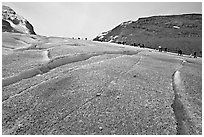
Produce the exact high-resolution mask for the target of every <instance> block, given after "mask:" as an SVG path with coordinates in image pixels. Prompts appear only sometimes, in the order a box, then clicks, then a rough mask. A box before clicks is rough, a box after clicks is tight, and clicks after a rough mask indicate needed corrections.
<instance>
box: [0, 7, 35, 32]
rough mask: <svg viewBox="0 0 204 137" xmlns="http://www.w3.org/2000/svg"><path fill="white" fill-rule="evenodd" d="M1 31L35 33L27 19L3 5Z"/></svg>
mask: <svg viewBox="0 0 204 137" xmlns="http://www.w3.org/2000/svg"><path fill="white" fill-rule="evenodd" d="M2 31H3V32H15V33H25V34H34V35H36V33H35V32H34V28H33V26H32V25H31V24H30V23H29V21H28V20H26V19H25V18H24V17H22V16H20V15H18V14H17V13H16V12H15V11H14V10H13V9H11V8H10V7H8V6H5V5H3V6H2Z"/></svg>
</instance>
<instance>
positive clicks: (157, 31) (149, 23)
mask: <svg viewBox="0 0 204 137" xmlns="http://www.w3.org/2000/svg"><path fill="white" fill-rule="evenodd" d="M93 40H95V41H105V42H114V43H126V44H128V45H139V44H144V45H145V47H149V48H153V49H155V48H158V46H162V47H167V48H168V51H171V52H176V51H177V49H181V50H182V51H183V52H184V53H185V54H191V53H192V52H193V51H196V52H198V53H200V51H202V14H183V15H168V16H152V17H145V18H139V19H138V20H137V21H127V22H123V23H121V24H120V25H118V26H116V27H115V28H113V29H112V30H110V31H108V32H103V33H102V34H100V35H98V36H97V37H96V38H94V39H93Z"/></svg>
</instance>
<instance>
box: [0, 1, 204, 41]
mask: <svg viewBox="0 0 204 137" xmlns="http://www.w3.org/2000/svg"><path fill="white" fill-rule="evenodd" d="M2 5H6V6H9V7H10V8H12V9H13V10H14V11H16V12H17V14H19V15H21V16H23V17H24V18H26V19H27V20H28V21H29V22H30V23H31V24H32V25H33V26H34V30H35V32H36V33H37V34H39V35H44V36H60V37H70V38H71V37H80V38H88V39H93V38H95V37H96V36H97V35H98V34H100V33H102V32H105V31H108V30H111V29H113V28H114V27H116V26H117V25H119V24H121V23H122V22H125V21H129V20H133V21H136V20H137V19H138V18H140V17H148V16H154V15H170V14H184V13H202V3H201V2H103V3H102V2H95V3H94V2H3V3H2Z"/></svg>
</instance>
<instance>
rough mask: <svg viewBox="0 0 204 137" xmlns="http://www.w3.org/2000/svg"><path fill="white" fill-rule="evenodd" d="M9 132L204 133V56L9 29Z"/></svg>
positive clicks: (5, 70) (5, 122) (5, 71)
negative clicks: (14, 31) (203, 82)
mask: <svg viewBox="0 0 204 137" xmlns="http://www.w3.org/2000/svg"><path fill="white" fill-rule="evenodd" d="M2 35H3V40H2V41H3V42H2V45H3V46H2V52H3V54H2V133H3V134H4V135H8V134H11V135H14V134H17V135H33V134H34V135H50V134H52V135H53V134H57V135H76V134H77V135H92V134H96V135H113V134H116V135H138V134H139V135H166V134H168V135H176V134H182V135H186V134H187V135H197V134H198V135H201V134H202V59H201V58H195V59H194V58H189V57H188V56H186V55H185V56H177V55H176V54H173V53H164V52H158V51H156V50H152V49H148V48H138V47H131V46H128V45H120V44H114V43H108V42H103V43H102V42H93V41H87V40H76V39H71V38H58V37H45V36H38V35H36V36H34V35H33V36H32V35H23V34H17V33H15V34H14V33H7V32H4V33H2Z"/></svg>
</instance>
